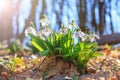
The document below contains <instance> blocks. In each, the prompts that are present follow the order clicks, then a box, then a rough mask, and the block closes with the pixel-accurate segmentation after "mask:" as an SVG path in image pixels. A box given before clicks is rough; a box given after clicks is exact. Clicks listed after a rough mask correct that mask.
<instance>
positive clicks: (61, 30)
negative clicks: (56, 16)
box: [58, 24, 68, 34]
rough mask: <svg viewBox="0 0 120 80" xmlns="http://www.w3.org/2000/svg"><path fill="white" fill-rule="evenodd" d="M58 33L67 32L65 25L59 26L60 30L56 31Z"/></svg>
mask: <svg viewBox="0 0 120 80" xmlns="http://www.w3.org/2000/svg"><path fill="white" fill-rule="evenodd" d="M58 33H60V34H67V33H68V28H67V27H65V26H64V25H63V24H62V27H61V28H60V30H59V31H58Z"/></svg>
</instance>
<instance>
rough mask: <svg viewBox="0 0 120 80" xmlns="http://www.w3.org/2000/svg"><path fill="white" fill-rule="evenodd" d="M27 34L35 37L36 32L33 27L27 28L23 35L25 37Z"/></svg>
mask: <svg viewBox="0 0 120 80" xmlns="http://www.w3.org/2000/svg"><path fill="white" fill-rule="evenodd" d="M29 33H30V34H33V35H35V36H37V32H36V30H35V29H34V28H33V27H28V28H27V29H26V30H25V35H26V36H28V34H29Z"/></svg>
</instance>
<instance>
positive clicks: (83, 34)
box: [72, 29, 88, 41]
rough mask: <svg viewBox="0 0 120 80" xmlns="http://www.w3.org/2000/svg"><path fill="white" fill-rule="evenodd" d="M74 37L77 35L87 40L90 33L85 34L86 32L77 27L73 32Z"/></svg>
mask: <svg viewBox="0 0 120 80" xmlns="http://www.w3.org/2000/svg"><path fill="white" fill-rule="evenodd" d="M72 37H73V38H75V37H79V38H80V39H81V40H82V41H85V40H87V38H88V35H87V34H85V33H84V32H82V31H81V30H80V29H77V30H76V31H75V32H74V33H73V36H72Z"/></svg>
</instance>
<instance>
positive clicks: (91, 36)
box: [89, 33, 100, 42]
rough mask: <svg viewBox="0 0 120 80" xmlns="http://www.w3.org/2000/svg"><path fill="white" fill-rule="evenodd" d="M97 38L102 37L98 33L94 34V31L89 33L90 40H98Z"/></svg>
mask: <svg viewBox="0 0 120 80" xmlns="http://www.w3.org/2000/svg"><path fill="white" fill-rule="evenodd" d="M96 39H100V37H99V36H98V35H96V34H93V33H91V34H90V35H89V40H90V42H94V41H96Z"/></svg>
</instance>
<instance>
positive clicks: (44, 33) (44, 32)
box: [38, 27, 53, 40]
mask: <svg viewBox="0 0 120 80" xmlns="http://www.w3.org/2000/svg"><path fill="white" fill-rule="evenodd" d="M52 33H53V31H52V30H51V29H50V28H49V27H47V28H45V29H42V30H40V31H39V32H38V36H39V37H40V38H42V39H43V40H45V39H46V38H47V37H48V36H50V35H51V34H52Z"/></svg>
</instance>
